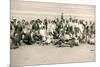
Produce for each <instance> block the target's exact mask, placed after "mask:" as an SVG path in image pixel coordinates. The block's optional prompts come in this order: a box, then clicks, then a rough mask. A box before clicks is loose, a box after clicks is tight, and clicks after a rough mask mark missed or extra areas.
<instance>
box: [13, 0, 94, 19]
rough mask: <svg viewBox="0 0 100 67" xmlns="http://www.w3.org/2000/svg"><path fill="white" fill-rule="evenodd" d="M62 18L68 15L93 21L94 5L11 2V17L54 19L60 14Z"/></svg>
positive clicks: (17, 0) (22, 0) (19, 0)
mask: <svg viewBox="0 0 100 67" xmlns="http://www.w3.org/2000/svg"><path fill="white" fill-rule="evenodd" d="M62 12H63V13H64V17H67V16H69V15H71V16H77V17H83V18H90V19H92V20H95V18H94V17H95V6H94V5H79V4H76V5H75V4H63V3H48V2H36V1H24V0H11V17H12V16H13V17H16V18H19V19H20V18H21V19H22V18H24V19H28V20H30V19H32V18H41V19H42V18H45V17H47V18H51V19H52V18H54V17H60V15H61V13H62Z"/></svg>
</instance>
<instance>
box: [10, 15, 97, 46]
mask: <svg viewBox="0 0 100 67" xmlns="http://www.w3.org/2000/svg"><path fill="white" fill-rule="evenodd" d="M10 40H11V41H10V42H11V48H18V47H19V46H21V45H22V42H23V43H25V44H26V45H33V44H38V45H50V44H52V45H54V46H58V47H62V46H70V47H73V46H78V45H80V44H81V43H85V44H86V43H88V44H91V45H92V44H95V42H94V41H95V22H94V21H86V20H84V19H78V18H73V17H72V16H70V18H67V19H64V17H63V14H62V15H61V18H55V19H53V20H49V19H47V18H45V19H43V20H41V19H34V18H33V20H31V21H26V20H25V19H22V20H18V19H12V20H11V22H10Z"/></svg>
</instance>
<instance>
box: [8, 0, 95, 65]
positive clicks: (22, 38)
mask: <svg viewBox="0 0 100 67" xmlns="http://www.w3.org/2000/svg"><path fill="white" fill-rule="evenodd" d="M95 9H96V7H95V5H85V4H84V5H83V4H69V3H53V2H37V1H28V0H11V10H10V65H11V66H16V65H19V66H23V65H42V64H67V63H83V62H95V52H96V51H95V50H96V48H95V46H96V43H95V41H96V40H95V37H96V36H95V34H96V33H95V31H96V30H95V27H96V26H95V25H96V21H95Z"/></svg>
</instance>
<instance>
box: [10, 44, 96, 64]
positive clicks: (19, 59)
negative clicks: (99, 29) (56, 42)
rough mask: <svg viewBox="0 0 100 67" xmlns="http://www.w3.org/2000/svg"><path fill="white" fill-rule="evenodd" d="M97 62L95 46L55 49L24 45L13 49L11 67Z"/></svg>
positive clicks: (53, 47) (52, 47) (82, 45)
mask: <svg viewBox="0 0 100 67" xmlns="http://www.w3.org/2000/svg"><path fill="white" fill-rule="evenodd" d="M93 61H95V46H94V45H88V44H85V45H84V44H81V45H80V46H75V47H73V48H70V47H62V48H61V47H60V48H58V47H55V46H52V45H49V46H39V45H36V44H35V45H34V44H33V45H22V46H20V47H19V48H17V49H11V65H37V64H58V63H72V62H75V63H76V62H93Z"/></svg>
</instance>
